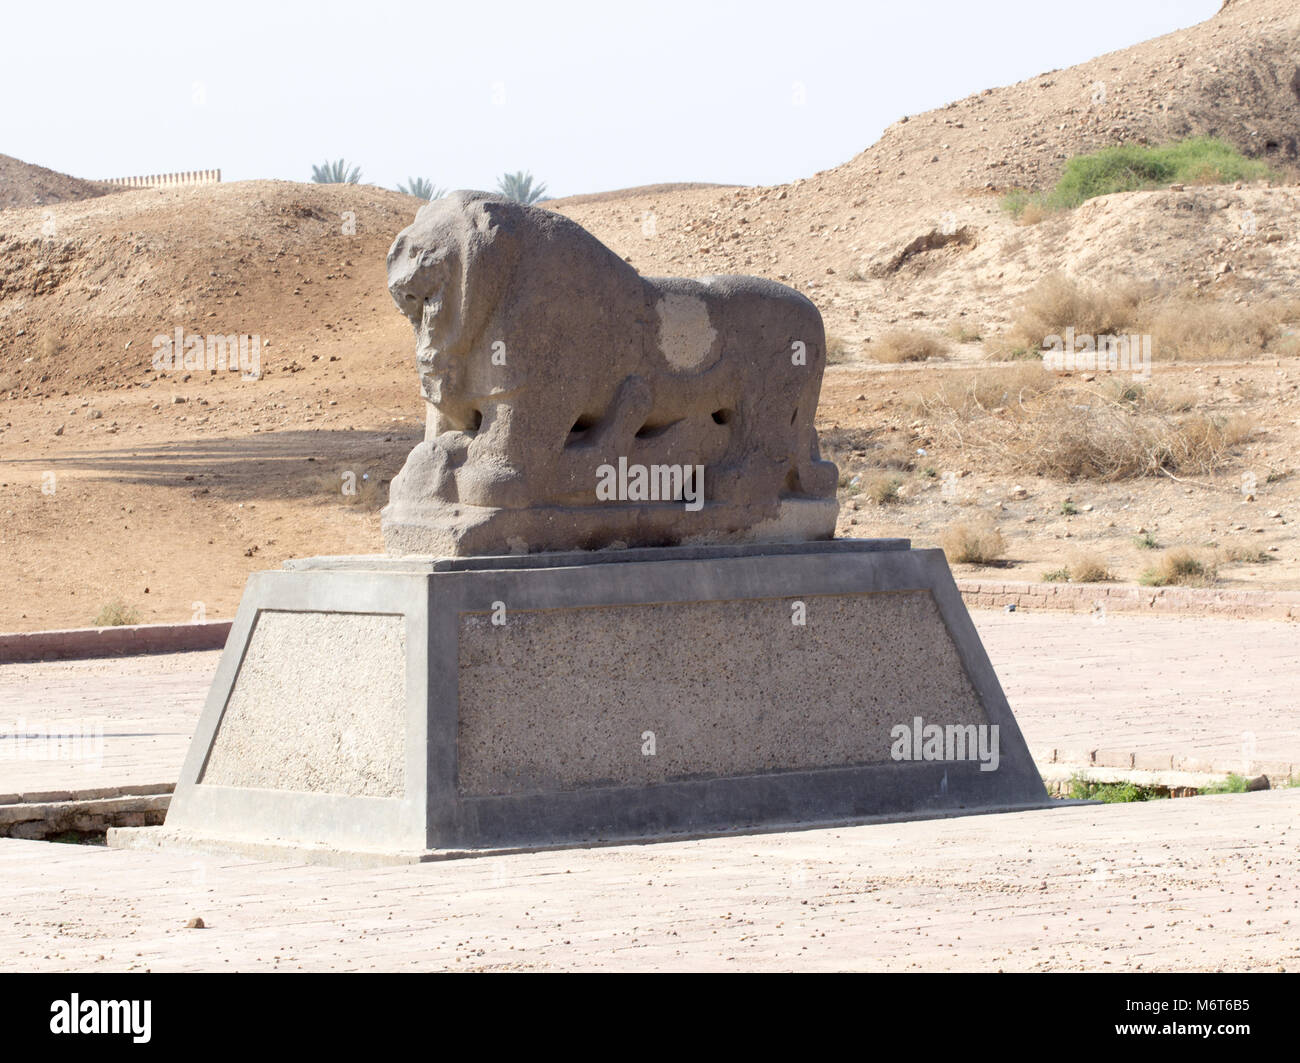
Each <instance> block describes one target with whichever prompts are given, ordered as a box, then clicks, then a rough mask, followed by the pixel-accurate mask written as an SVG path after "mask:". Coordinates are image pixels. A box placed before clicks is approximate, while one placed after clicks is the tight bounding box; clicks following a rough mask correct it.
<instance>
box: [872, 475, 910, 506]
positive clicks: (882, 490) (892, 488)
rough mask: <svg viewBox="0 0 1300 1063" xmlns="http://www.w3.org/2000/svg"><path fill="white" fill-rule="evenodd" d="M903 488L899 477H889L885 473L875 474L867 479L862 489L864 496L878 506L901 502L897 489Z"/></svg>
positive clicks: (901, 479)
mask: <svg viewBox="0 0 1300 1063" xmlns="http://www.w3.org/2000/svg"><path fill="white" fill-rule="evenodd" d="M902 486H903V478H902V477H901V476H890V475H888V474H886V473H877V474H876V475H875V476H872V477H869V478H868V479H867V481H866V485H865V486H864V488H863V494H865V495H866V496H867V497H868V498H869V499H871V501H873V502H874V503H876V505H878V506H887V505H891V504H892V503H894V502H899V501H901V499H900V497H899V494H898V489H899V488H900V487H902Z"/></svg>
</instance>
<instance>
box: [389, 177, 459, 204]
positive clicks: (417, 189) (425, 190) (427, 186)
mask: <svg viewBox="0 0 1300 1063" xmlns="http://www.w3.org/2000/svg"><path fill="white" fill-rule="evenodd" d="M397 190H398V191H399V192H405V193H406V194H407V195H408V196H414V197H415V198H416V199H423V200H426V201H427V200H433V199H441V198H442V197H443V196H445V195H446V194H447V190H446V189H445V188H437V187H435V186H434V183H433V182H432V181H430V180H429V179H428V178H427V177H408V178H407V179H406V184H404V185H398V186H397Z"/></svg>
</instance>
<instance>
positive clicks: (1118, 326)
mask: <svg viewBox="0 0 1300 1063" xmlns="http://www.w3.org/2000/svg"><path fill="white" fill-rule="evenodd" d="M1147 292H1148V288H1147V286H1144V285H1139V284H1134V283H1126V284H1114V285H1108V286H1094V285H1085V284H1080V283H1079V282H1078V281H1074V280H1071V279H1070V278H1069V277H1066V276H1064V275H1063V274H1060V273H1053V274H1050V275H1048V276H1046V277H1044V278H1043V279H1042V280H1041V281H1039V282H1038V283H1037V284H1036V285H1034V287H1033V288H1032V289H1030V291H1029V294H1028V295H1027V296H1025V303H1024V307H1023V309H1022V311H1021V313H1020V316H1019V317H1018V318H1017V319H1016V322H1015V326H1014V327H1013V329H1012V337H1011V338H1012V341H1013V343H1014V344H1015V346H1017V347H1023V348H1025V349H1027V350H1029V351H1033V352H1041V351H1042V350H1043V341H1044V340H1045V339H1046V338H1047V337H1048V336H1061V337H1064V335H1065V330H1066V329H1067V328H1073V329H1074V331H1075V334H1076V335H1081V336H1082V335H1091V336H1108V335H1120V334H1123V333H1128V332H1132V331H1134V330H1133V328H1132V326H1133V325H1134V324H1135V323H1136V321H1137V320H1138V308H1139V307H1140V306H1141V304H1142V301H1143V298H1144V297H1145V296H1146V294H1147Z"/></svg>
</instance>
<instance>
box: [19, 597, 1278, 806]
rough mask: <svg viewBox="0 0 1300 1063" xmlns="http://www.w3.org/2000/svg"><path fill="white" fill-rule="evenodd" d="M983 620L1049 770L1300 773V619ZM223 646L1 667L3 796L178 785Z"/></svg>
mask: <svg viewBox="0 0 1300 1063" xmlns="http://www.w3.org/2000/svg"><path fill="white" fill-rule="evenodd" d="M972 615H973V616H974V618H975V622H976V625H977V626H978V627H979V630H980V634H981V635H982V637H983V638H984V640H985V644H986V646H987V648H988V651H989V655H990V657H992V659H993V663H994V665H995V667H996V668H997V671H998V675H999V676H1000V677H1001V679H1002V684H1003V686H1004V688H1005V689H1006V691H1007V695H1008V697H1009V699H1010V701H1011V705H1012V708H1013V709H1014V710H1015V712H1016V718H1017V719H1018V720H1019V722H1020V726H1021V729H1022V730H1023V731H1024V733H1025V736H1026V739H1027V740H1028V742H1029V746H1030V750H1031V752H1032V753H1033V754H1034V758H1035V760H1036V761H1037V762H1038V764H1039V766H1040V768H1045V767H1046V766H1047V765H1048V764H1050V763H1051V762H1052V760H1053V757H1054V755H1055V759H1056V760H1057V761H1058V762H1067V763H1071V764H1087V763H1089V760H1090V756H1091V754H1092V753H1094V752H1098V751H1100V753H1101V754H1103V755H1102V756H1100V757H1098V758H1097V762H1098V763H1107V764H1110V766H1123V763H1124V758H1126V757H1131V756H1136V757H1137V758H1138V759H1137V762H1136V764H1135V766H1136V767H1138V768H1140V769H1146V770H1158V769H1166V770H1167V769H1169V768H1170V767H1175V768H1187V769H1189V770H1210V769H1214V770H1219V771H1238V772H1241V771H1251V773H1252V774H1253V773H1254V772H1255V771H1259V770H1265V768H1267V770H1269V771H1270V772H1271V773H1276V772H1277V771H1278V768H1279V767H1280V766H1284V765H1295V766H1297V767H1296V770H1297V771H1300V685H1298V684H1297V681H1296V678H1295V677H1296V676H1297V675H1300V629H1297V627H1296V626H1295V624H1293V623H1286V622H1283V621H1269V620H1227V619H1218V618H1204V617H1198V618H1187V619H1183V618H1169V617H1138V616H1109V617H1107V618H1105V619H1104V621H1103V622H1100V623H1098V622H1097V621H1096V620H1095V619H1093V618H1090V617H1088V616H1083V615H1071V614H1063V613H1019V612H1017V613H994V612H983V611H977V612H975V613H973V614H972ZM218 656H219V655H218V654H217V653H216V652H207V653H183V654H174V655H168V656H159V657H130V658H123V659H118V660H98V661H70V662H58V663H51V664H16V665H0V736H8V737H0V795H3V794H6V793H8V794H12V793H25V792H31V791H57V790H75V789H85V788H91V787H102V786H111V785H125V784H147V783H170V782H175V780H176V777H177V774H178V772H179V770H180V765H181V761H182V760H183V759H184V756H185V750H186V748H187V746H188V744H189V739H190V735H191V734H192V732H193V729H194V724H195V721H196V719H197V717H198V713H199V710H200V709H201V708H202V705H203V698H204V696H205V694H206V691H207V687H208V683H209V680H210V677H211V675H212V671H213V669H214V668H215V667H216V662H217V658H218ZM19 721H22V726H20V725H19ZM95 725H100V726H102V728H103V732H104V750H103V756H102V761H101V762H100V763H99V764H98V765H97V764H96V761H95V760H94V759H91V760H88V761H85V760H83V761H68V760H43V761H39V760H38V761H33V760H24V759H14V758H13V757H12V755H6V753H5V748H6V747H13V746H16V745H17V743H16V742H15V741H14V739H13V737H12V736H13V735H14V734H15V732H16V731H18V730H21V729H22V727H23V726H25V727H26V728H27V730H28V731H29V732H33V733H46V732H60V731H62V732H64V733H68V732H70V731H72V730H74V729H76V728H84V727H90V728H92V729H93V727H94V726H95ZM1246 734H1249V735H1253V739H1250V738H1245V739H1243V735H1246ZM1252 742H1253V753H1252V752H1251V743H1252ZM1107 754H1109V755H1107ZM1246 761H1250V762H1251V763H1250V764H1247V763H1246ZM1171 762H1172V763H1171ZM1280 773H1281V774H1283V775H1285V774H1286V770H1285V768H1283V770H1282V771H1281V772H1280Z"/></svg>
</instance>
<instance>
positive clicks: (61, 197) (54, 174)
mask: <svg viewBox="0 0 1300 1063" xmlns="http://www.w3.org/2000/svg"><path fill="white" fill-rule="evenodd" d="M116 191H117V188H116V187H114V186H113V185H109V184H104V183H103V182H102V181H83V180H82V179H81V178H80V177H69V176H68V175H67V174H65V173H59V172H58V171H57V170H47V169H46V168H45V167H44V166H33V165H32V164H31V163H30V162H23V161H22V160H21V159H15V158H13V157H12V156H9V155H0V210H6V209H8V208H11V207H43V206H46V205H48V204H50V203H66V202H68V201H70V200H76V199H93V198H94V197H95V196H104V195H108V193H110V192H116Z"/></svg>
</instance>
